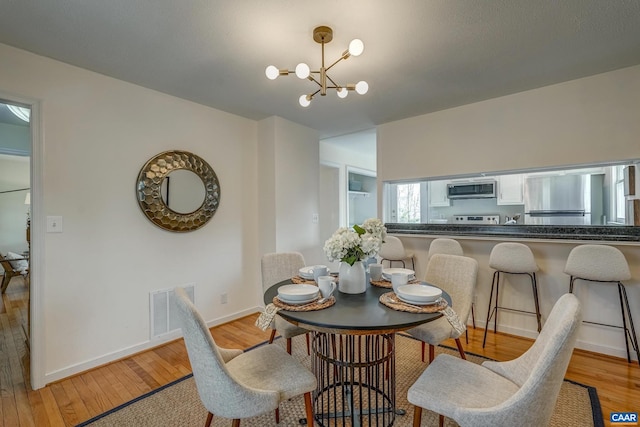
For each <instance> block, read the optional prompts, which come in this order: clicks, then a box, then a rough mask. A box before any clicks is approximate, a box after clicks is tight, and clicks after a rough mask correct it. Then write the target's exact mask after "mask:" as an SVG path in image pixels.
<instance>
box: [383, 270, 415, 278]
mask: <svg viewBox="0 0 640 427" xmlns="http://www.w3.org/2000/svg"><path fill="white" fill-rule="evenodd" d="M393 273H404V274H406V275H408V276H413V275H415V274H416V272H415V271H413V270H409V269H408V268H383V269H382V274H385V275H387V276H389V277H391V275H392V274H393Z"/></svg>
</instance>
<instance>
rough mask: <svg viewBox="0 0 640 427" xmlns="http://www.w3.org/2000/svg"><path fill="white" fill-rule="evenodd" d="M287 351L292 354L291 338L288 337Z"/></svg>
mask: <svg viewBox="0 0 640 427" xmlns="http://www.w3.org/2000/svg"><path fill="white" fill-rule="evenodd" d="M287 353H289V354H291V338H287Z"/></svg>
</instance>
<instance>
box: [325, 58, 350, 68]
mask: <svg viewBox="0 0 640 427" xmlns="http://www.w3.org/2000/svg"><path fill="white" fill-rule="evenodd" d="M343 59H347V58H346V57H344V56H341V57H340V58H338V59H337V60H336V62H334V63H333V64H331V65H329V66H328V67H327V68H326V69H325V71H329V70H330V69H331V67H333V66H334V65H336V64H337V63H338V62H340V61H342V60H343Z"/></svg>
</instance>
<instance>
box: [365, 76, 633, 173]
mask: <svg viewBox="0 0 640 427" xmlns="http://www.w3.org/2000/svg"><path fill="white" fill-rule="evenodd" d="M638 93H640V66H635V67H629V68H624V69H621V70H617V71H612V72H609V73H604V74H599V75H596V76H592V77H586V78H583V79H579V80H573V81H570V82H566V83H561V84H557V85H552V86H547V87H543V88H540V89H535V90H530V91H526V92H521V93H517V94H514V95H509V96H504V97H501V98H495V99H491V100H488V101H483V102H478V103H475V104H470V105H465V106H462V107H458V108H452V109H449V110H444V111H440V112H436V113H432V114H426V115H422V116H418V117H413V118H410V119H406V120H399V121H396V122H391V123H386V124H383V125H380V126H379V127H378V169H377V170H378V178H379V180H396V179H408V178H422V177H435V176H446V175H458V174H466V173H478V172H495V171H504V170H513V169H527V168H537V167H551V166H562V165H575V164H585V163H594V162H604V161H615V160H623V159H634V158H638V157H640V144H638V135H640V120H638V117H640V97H638Z"/></svg>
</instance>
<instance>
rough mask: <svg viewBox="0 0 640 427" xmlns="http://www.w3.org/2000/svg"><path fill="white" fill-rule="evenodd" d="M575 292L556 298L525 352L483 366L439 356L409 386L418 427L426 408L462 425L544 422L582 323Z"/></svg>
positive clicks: (556, 396) (558, 389)
mask: <svg viewBox="0 0 640 427" xmlns="http://www.w3.org/2000/svg"><path fill="white" fill-rule="evenodd" d="M581 312H582V310H581V307H580V303H579V301H578V299H577V298H576V297H575V296H574V295H573V294H565V295H563V296H562V297H560V299H559V300H558V301H557V302H556V304H555V305H554V307H553V309H552V310H551V314H550V315H549V317H548V320H547V322H546V323H545V325H544V327H543V328H542V331H541V332H540V335H538V338H537V339H536V341H535V342H534V343H533V345H532V346H531V347H530V348H529V350H527V351H526V352H525V353H524V354H523V355H522V356H520V357H518V358H517V359H514V360H511V361H508V362H493V361H487V362H484V363H482V365H477V364H475V363H472V362H467V361H464V360H461V359H458V358H457V357H453V356H449V355H446V354H443V355H439V356H438V357H437V358H436V360H434V362H433V363H432V364H430V365H429V366H428V367H427V369H426V370H425V371H424V372H423V373H422V375H421V376H420V378H418V380H417V381H416V382H415V383H414V384H413V385H412V386H411V387H410V388H409V391H408V393H407V398H408V400H409V402H410V403H412V404H413V405H415V408H414V418H413V425H414V427H418V426H420V420H421V417H422V408H425V409H428V410H431V411H434V412H436V413H438V414H440V426H442V425H443V422H444V417H449V418H451V419H453V420H454V421H456V422H457V423H458V424H459V425H460V426H462V427H465V426H470V427H471V426H472V427H483V426H486V427H489V426H491V427H494V426H546V425H548V424H549V420H550V419H551V415H552V413H553V409H554V407H555V403H556V399H557V398H558V393H559V392H560V386H561V385H562V381H563V379H564V375H565V373H566V371H567V366H568V365H569V360H570V358H571V353H572V352H573V348H574V346H575V342H576V338H577V332H578V328H579V325H580V320H581V318H582V316H581Z"/></svg>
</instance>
